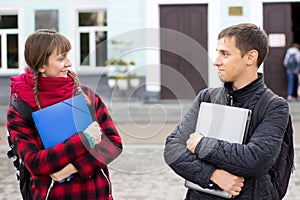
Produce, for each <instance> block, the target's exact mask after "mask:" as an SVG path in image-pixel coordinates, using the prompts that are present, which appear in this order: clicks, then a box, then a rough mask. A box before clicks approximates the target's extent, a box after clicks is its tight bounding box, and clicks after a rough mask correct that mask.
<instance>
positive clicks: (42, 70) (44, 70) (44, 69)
mask: <svg viewBox="0 0 300 200" xmlns="http://www.w3.org/2000/svg"><path fill="white" fill-rule="evenodd" d="M39 72H40V73H45V72H46V66H45V65H43V66H41V67H40V68H39Z"/></svg>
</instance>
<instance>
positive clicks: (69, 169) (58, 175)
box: [50, 163, 77, 181]
mask: <svg viewBox="0 0 300 200" xmlns="http://www.w3.org/2000/svg"><path fill="white" fill-rule="evenodd" d="M76 172H77V169H76V168H75V167H74V165H73V164H71V163H69V164H67V165H66V166H65V167H64V168H62V169H61V170H59V171H57V172H54V173H53V174H51V175H50V176H51V178H52V179H53V180H54V181H61V180H63V179H65V178H68V177H69V176H70V175H72V174H74V173H76Z"/></svg>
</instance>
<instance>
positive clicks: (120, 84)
mask: <svg viewBox="0 0 300 200" xmlns="http://www.w3.org/2000/svg"><path fill="white" fill-rule="evenodd" d="M117 85H118V88H119V89H120V90H127V88H128V80H127V79H126V78H124V79H118V80H117Z"/></svg>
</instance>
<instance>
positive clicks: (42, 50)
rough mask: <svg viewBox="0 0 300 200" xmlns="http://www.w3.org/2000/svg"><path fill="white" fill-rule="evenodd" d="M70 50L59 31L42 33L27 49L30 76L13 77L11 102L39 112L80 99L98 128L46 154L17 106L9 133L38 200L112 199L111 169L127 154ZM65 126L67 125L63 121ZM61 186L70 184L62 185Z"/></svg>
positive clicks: (9, 121) (34, 36)
mask: <svg viewBox="0 0 300 200" xmlns="http://www.w3.org/2000/svg"><path fill="white" fill-rule="evenodd" d="M70 49H71V44H70V42H69V41H68V39H67V38H66V37H65V36H63V35H61V34H60V33H58V32H56V31H54V30H48V29H42V30H38V31H36V32H35V33H33V34H32V35H30V36H29V37H28V38H27V40H26V43H25V60H26V62H27V64H28V66H29V67H28V68H27V69H26V72H25V73H23V74H21V75H19V76H15V77H11V85H10V86H11V100H12V99H14V100H15V101H17V102H20V101H21V100H22V101H24V102H25V103H27V104H28V106H30V107H31V108H32V109H33V110H34V111H35V110H39V109H43V108H46V107H47V106H50V105H52V104H55V103H58V102H60V101H63V100H66V99H68V98H71V97H73V96H74V95H77V94H79V93H81V94H83V95H84V96H85V99H86V102H87V104H88V105H89V107H90V108H91V110H94V112H92V113H93V114H92V115H93V116H92V117H93V119H94V122H93V123H92V124H91V125H89V126H88V127H87V129H86V130H84V131H83V132H79V133H77V134H75V135H74V136H72V137H70V138H69V139H67V140H66V141H64V142H62V143H59V144H57V145H56V146H54V147H51V148H47V149H45V148H44V147H43V144H42V141H41V138H40V136H39V134H38V132H37V129H36V128H35V125H34V123H26V119H25V117H24V116H22V114H21V113H20V112H19V111H18V110H17V109H16V108H15V107H14V106H12V105H10V106H9V108H8V113H7V129H8V131H9V133H10V135H11V141H12V143H13V144H14V145H15V147H16V149H17V153H18V155H19V157H20V158H21V160H22V161H23V162H24V163H25V166H26V168H27V169H28V170H29V172H30V173H31V178H32V180H33V185H32V188H31V190H32V195H33V199H46V198H47V199H99V200H102V199H103V200H108V199H112V194H111V191H112V190H111V182H110V179H109V173H108V168H107V164H108V163H109V162H111V161H112V160H114V159H115V158H116V157H117V156H118V155H119V154H120V153H121V151H122V143H121V138H120V136H119V134H118V132H117V129H116V127H115V125H114V123H113V121H112V119H111V117H110V114H109V112H108V110H107V108H106V106H105V104H104V103H103V101H102V100H101V98H100V97H99V96H98V95H97V94H95V93H94V91H92V90H91V89H90V88H89V87H87V86H84V85H81V84H79V81H78V79H77V76H76V74H75V73H74V72H72V71H70V70H69V68H70V67H71V65H72V63H71V61H70V60H69V58H68V52H69V51H70ZM62 123H64V122H63V121H62ZM71 175H72V177H73V178H72V179H66V178H68V177H70V176H71ZM61 180H65V181H64V182H62V183H59V182H60V181H61Z"/></svg>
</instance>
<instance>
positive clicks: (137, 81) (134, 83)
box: [129, 78, 140, 88]
mask: <svg viewBox="0 0 300 200" xmlns="http://www.w3.org/2000/svg"><path fill="white" fill-rule="evenodd" d="M129 83H130V86H131V87H133V88H135V87H137V86H139V84H140V79H138V78H131V79H129Z"/></svg>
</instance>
